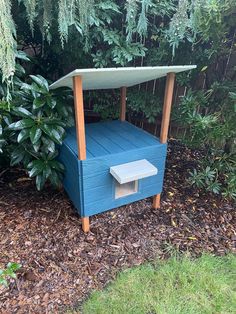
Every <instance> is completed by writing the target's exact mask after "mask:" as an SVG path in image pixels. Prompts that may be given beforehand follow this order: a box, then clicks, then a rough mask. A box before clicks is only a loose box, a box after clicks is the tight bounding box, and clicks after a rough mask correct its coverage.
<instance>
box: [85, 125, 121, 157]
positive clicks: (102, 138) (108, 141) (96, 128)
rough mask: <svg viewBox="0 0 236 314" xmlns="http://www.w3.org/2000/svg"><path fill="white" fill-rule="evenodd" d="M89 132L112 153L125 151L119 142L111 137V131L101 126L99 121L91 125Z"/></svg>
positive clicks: (88, 128)
mask: <svg viewBox="0 0 236 314" xmlns="http://www.w3.org/2000/svg"><path fill="white" fill-rule="evenodd" d="M87 134H88V135H89V136H90V137H91V138H93V139H94V140H95V141H96V142H97V143H98V144H99V145H101V146H102V147H103V148H104V149H106V150H107V151H108V152H109V153H111V154H114V153H120V152H122V151H124V149H123V148H122V147H121V146H120V145H119V143H116V142H115V140H114V139H113V138H112V137H109V132H106V131H104V130H103V129H102V128H101V127H100V125H99V123H95V124H91V125H89V126H88V127H87Z"/></svg>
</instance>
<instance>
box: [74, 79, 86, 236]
mask: <svg viewBox="0 0 236 314" xmlns="http://www.w3.org/2000/svg"><path fill="white" fill-rule="evenodd" d="M73 90H74V106H75V125H76V136H77V145H78V159H79V160H85V159H86V143H85V127H84V104H83V87H82V77H81V76H74V77H73ZM81 221H82V229H83V231H84V232H89V217H82V218H81Z"/></svg>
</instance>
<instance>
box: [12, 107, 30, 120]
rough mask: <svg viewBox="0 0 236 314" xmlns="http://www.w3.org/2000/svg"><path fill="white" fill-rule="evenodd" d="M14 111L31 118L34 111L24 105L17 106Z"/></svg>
mask: <svg viewBox="0 0 236 314" xmlns="http://www.w3.org/2000/svg"><path fill="white" fill-rule="evenodd" d="M14 113H16V114H17V115H18V116H20V117H23V118H31V117H33V115H32V113H31V112H29V111H28V110H27V109H25V108H23V107H15V108H14Z"/></svg>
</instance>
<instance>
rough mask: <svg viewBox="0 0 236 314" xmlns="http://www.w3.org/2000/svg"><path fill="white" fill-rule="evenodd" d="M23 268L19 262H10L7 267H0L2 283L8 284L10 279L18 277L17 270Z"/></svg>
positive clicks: (0, 280) (0, 281)
mask: <svg viewBox="0 0 236 314" xmlns="http://www.w3.org/2000/svg"><path fill="white" fill-rule="evenodd" d="M20 268H21V265H20V264H18V263H8V264H7V267H6V268H5V269H0V285H4V286H6V287H7V286H8V279H9V278H13V279H16V271H17V270H18V269H20Z"/></svg>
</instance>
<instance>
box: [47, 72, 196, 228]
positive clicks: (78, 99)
mask: <svg viewBox="0 0 236 314" xmlns="http://www.w3.org/2000/svg"><path fill="white" fill-rule="evenodd" d="M193 68H195V66H157V67H127V68H105V69H78V70H74V71H73V72H71V73H69V74H67V75H66V76H64V77H62V78H61V79H59V80H58V81H56V82H55V83H53V84H52V85H51V86H50V88H51V89H53V88H57V87H61V86H68V87H71V88H72V89H73V92H74V106H75V118H76V125H75V128H72V129H70V130H68V133H67V137H66V139H65V140H64V142H63V145H62V147H61V149H60V160H61V162H62V163H63V164H64V166H65V176H64V182H63V185H64V188H65V190H66V192H67V193H68V195H69V197H70V199H71V200H72V202H73V204H74V206H75V207H76V209H77V211H78V213H79V214H80V216H81V219H82V228H83V230H84V232H88V231H89V217H90V216H92V215H95V214H98V213H102V212H104V211H107V210H109V209H112V208H116V207H119V206H122V205H125V204H128V203H131V202H134V201H138V200H140V199H144V198H146V197H150V196H153V207H154V208H159V207H160V194H161V191H162V186H163V178H164V170H165V159H166V152H167V134H168V127H169V120H170V111H171V102H172V95H173V89H174V80H175V73H178V72H183V71H187V70H191V69H193ZM164 76H167V79H166V89H165V97H164V106H163V113H162V124H161V132H160V138H156V137H154V136H153V135H151V134H149V133H147V132H145V131H144V130H142V129H139V128H137V127H136V126H134V125H132V124H130V123H128V122H127V121H125V117H126V114H125V113H126V89H127V87H130V86H133V85H136V84H140V83H143V82H146V81H150V80H154V79H158V78H161V77H164ZM115 88H120V90H121V103H120V119H119V120H116V121H106V122H97V123H90V124H86V125H85V122H84V106H83V90H97V89H115Z"/></svg>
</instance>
